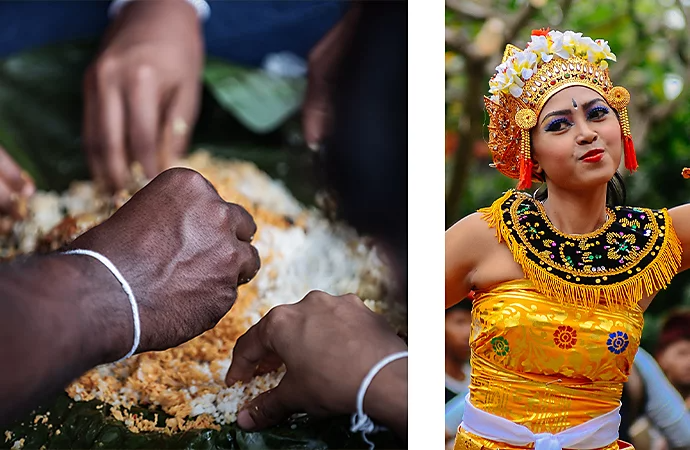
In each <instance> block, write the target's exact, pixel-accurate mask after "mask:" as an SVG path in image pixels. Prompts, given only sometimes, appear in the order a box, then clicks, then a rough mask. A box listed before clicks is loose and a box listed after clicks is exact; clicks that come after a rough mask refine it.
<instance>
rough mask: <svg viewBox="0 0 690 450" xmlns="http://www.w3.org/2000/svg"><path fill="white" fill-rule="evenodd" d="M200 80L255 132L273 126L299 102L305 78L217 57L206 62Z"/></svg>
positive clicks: (297, 106)
mask: <svg viewBox="0 0 690 450" xmlns="http://www.w3.org/2000/svg"><path fill="white" fill-rule="evenodd" d="M204 81H205V82H206V84H207V85H208V87H209V89H210V90H211V92H212V93H213V95H214V96H215V98H216V99H217V100H218V102H219V103H220V104H221V106H222V107H223V108H225V109H226V110H227V111H229V112H231V113H232V114H233V115H234V116H235V117H237V119H238V120H239V121H240V122H241V123H242V124H243V125H245V126H246V127H247V128H249V129H250V130H252V131H254V132H255V133H267V132H269V131H273V130H275V129H276V128H277V127H278V126H280V125H281V124H282V123H283V122H285V120H286V119H288V118H289V117H290V116H291V115H292V114H294V113H295V112H296V111H297V110H298V109H299V107H300V105H301V104H302V100H303V98H304V93H305V91H306V86H307V81H306V79H304V78H282V77H277V76H273V75H271V74H269V73H267V72H265V71H263V70H261V69H255V68H248V67H242V66H238V65H234V64H230V63H227V62H224V61H220V60H217V59H211V60H209V61H207V62H206V67H205V68H204Z"/></svg>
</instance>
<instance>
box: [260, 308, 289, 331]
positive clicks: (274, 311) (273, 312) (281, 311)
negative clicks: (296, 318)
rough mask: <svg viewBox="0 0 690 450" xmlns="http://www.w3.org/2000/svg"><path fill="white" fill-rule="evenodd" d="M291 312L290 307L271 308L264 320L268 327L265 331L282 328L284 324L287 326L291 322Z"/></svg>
mask: <svg viewBox="0 0 690 450" xmlns="http://www.w3.org/2000/svg"><path fill="white" fill-rule="evenodd" d="M289 310H290V307H289V306H288V305H278V306H274V307H273V308H271V309H270V310H269V311H268V313H267V314H266V316H265V317H264V319H263V320H264V321H265V324H266V327H265V328H264V329H273V328H280V327H282V326H283V324H285V323H286V322H287V321H288V320H289V319H288V316H289V314H290V311H289Z"/></svg>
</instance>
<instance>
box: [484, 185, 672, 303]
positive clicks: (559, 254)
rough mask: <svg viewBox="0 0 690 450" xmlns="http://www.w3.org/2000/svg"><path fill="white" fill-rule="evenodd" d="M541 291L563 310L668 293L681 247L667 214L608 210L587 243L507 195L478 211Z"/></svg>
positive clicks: (521, 198)
mask: <svg viewBox="0 0 690 450" xmlns="http://www.w3.org/2000/svg"><path fill="white" fill-rule="evenodd" d="M480 212H481V213H483V218H484V219H485V220H486V221H487V222H488V223H489V225H490V226H492V227H494V228H496V230H497V236H498V239H499V241H505V242H506V244H507V245H508V247H509V248H510V250H511V252H512V254H513V257H514V258H515V261H516V262H517V263H518V264H520V266H521V267H522V269H523V271H524V272H525V276H526V277H527V278H528V279H529V280H531V281H532V282H533V283H534V284H535V286H536V287H537V289H538V290H539V291H541V292H542V293H544V294H545V295H548V296H550V297H553V298H555V299H557V300H558V301H559V302H561V303H564V304H575V305H580V306H585V307H588V308H595V307H596V306H597V305H598V304H604V305H607V306H608V307H613V306H614V305H626V306H632V305H633V304H637V303H638V302H639V301H640V300H641V299H642V297H643V295H644V294H645V293H646V295H651V294H652V293H654V292H656V291H657V290H659V289H662V288H664V287H666V286H667V285H668V283H669V282H670V281H671V279H672V278H673V276H674V275H675V274H676V273H677V272H678V269H679V267H680V260H681V251H682V249H681V245H680V241H679V240H678V237H677V236H676V234H675V231H674V230H673V226H672V224H671V219H670V217H669V216H668V212H667V211H666V210H659V211H657V210H652V209H646V208H628V207H622V206H617V207H615V208H608V211H607V213H608V214H607V220H606V222H605V223H604V224H603V225H602V226H601V227H600V228H599V229H598V230H596V231H594V232H592V233H588V234H583V235H569V234H566V233H562V232H561V231H559V230H558V229H556V227H554V226H553V224H552V223H551V221H550V220H549V218H548V217H547V215H546V211H545V210H544V207H543V205H542V204H541V203H540V202H538V201H535V200H534V199H533V198H532V197H531V196H529V195H528V194H525V193H522V192H517V191H512V190H511V191H508V192H507V193H506V194H505V195H504V196H503V197H501V198H500V199H498V200H496V202H494V204H493V205H492V206H491V207H489V208H485V209H482V210H480Z"/></svg>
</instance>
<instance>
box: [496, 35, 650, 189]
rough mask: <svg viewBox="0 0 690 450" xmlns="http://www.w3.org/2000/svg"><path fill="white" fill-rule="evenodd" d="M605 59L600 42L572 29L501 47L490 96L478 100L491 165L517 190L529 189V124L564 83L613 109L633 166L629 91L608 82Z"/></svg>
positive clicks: (611, 57) (608, 54)
mask: <svg viewBox="0 0 690 450" xmlns="http://www.w3.org/2000/svg"><path fill="white" fill-rule="evenodd" d="M606 60H611V61H615V60H616V56H615V55H614V54H613V53H611V49H610V48H609V45H608V43H607V42H606V41H604V40H602V39H597V40H596V41H595V40H592V39H591V38H588V37H583V36H582V33H574V32H572V31H566V32H560V31H555V30H553V31H549V30H548V29H547V30H534V31H532V40H531V41H530V42H529V43H528V44H527V48H526V49H525V50H522V49H519V48H518V47H515V46H514V45H510V44H509V45H508V46H507V47H506V50H505V52H504V54H503V62H502V63H501V64H500V65H499V66H498V67H497V68H496V74H495V75H494V76H493V77H492V78H491V80H490V81H489V86H490V89H489V92H491V94H492V96H491V97H484V104H485V106H486V110H487V112H488V113H489V120H490V122H489V149H490V150H491V154H492V156H493V160H494V165H495V167H496V168H497V169H498V170H499V171H500V172H501V173H503V174H504V175H507V176H509V177H511V178H515V179H518V180H519V182H518V186H517V188H518V189H526V188H529V187H530V186H531V184H532V178H533V177H534V174H533V173H532V157H531V151H530V133H529V132H530V129H531V128H533V127H534V126H535V125H536V124H537V118H538V117H539V113H540V112H541V109H542V107H543V106H544V104H545V103H546V102H547V101H548V100H549V99H550V98H551V97H552V96H553V95H554V94H556V93H557V92H559V91H561V90H562V89H564V88H566V87H570V86H585V87H588V88H590V89H593V90H594V91H596V92H598V93H599V94H600V95H601V96H602V97H603V98H604V99H606V101H607V102H608V103H609V105H611V107H612V108H614V109H615V110H616V111H618V114H619V117H620V122H621V129H622V134H623V144H624V153H625V167H626V168H627V169H628V170H630V171H631V172H633V171H635V170H637V158H636V156H635V148H634V146H633V142H632V137H631V135H630V121H629V119H628V110H627V105H628V103H629V102H630V93H629V92H628V91H627V89H625V88H624V87H622V86H613V84H612V83H611V80H610V79H609V71H608V62H607V61H606Z"/></svg>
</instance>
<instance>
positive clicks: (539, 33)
mask: <svg viewBox="0 0 690 450" xmlns="http://www.w3.org/2000/svg"><path fill="white" fill-rule="evenodd" d="M549 31H551V29H550V28H540V29H538V30H532V36H546V35H547V34H549Z"/></svg>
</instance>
